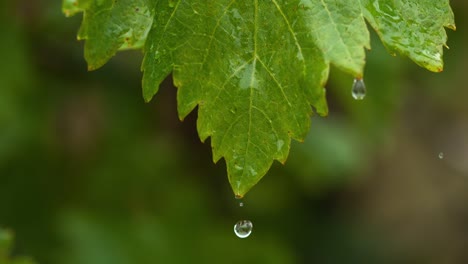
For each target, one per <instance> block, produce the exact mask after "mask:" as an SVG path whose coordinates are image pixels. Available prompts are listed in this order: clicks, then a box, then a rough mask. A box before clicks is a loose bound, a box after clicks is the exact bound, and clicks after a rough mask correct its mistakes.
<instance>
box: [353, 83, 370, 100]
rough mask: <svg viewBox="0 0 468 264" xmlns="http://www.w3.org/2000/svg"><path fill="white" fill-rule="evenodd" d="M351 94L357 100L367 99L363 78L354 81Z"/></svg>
mask: <svg viewBox="0 0 468 264" xmlns="http://www.w3.org/2000/svg"><path fill="white" fill-rule="evenodd" d="M351 94H352V95H353V98H354V99H355V100H362V99H364V97H366V84H365V83H364V80H363V79H362V78H356V79H354V82H353V89H352V90H351Z"/></svg>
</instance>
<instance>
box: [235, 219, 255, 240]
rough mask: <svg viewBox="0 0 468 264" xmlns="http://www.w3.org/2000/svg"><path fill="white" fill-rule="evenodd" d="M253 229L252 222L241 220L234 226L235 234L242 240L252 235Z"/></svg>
mask: <svg viewBox="0 0 468 264" xmlns="http://www.w3.org/2000/svg"><path fill="white" fill-rule="evenodd" d="M252 228H253V224H252V222H250V220H240V221H239V222H237V223H236V224H235V225H234V233H235V234H236V236H238V237H240V238H246V237H248V236H250V234H251V233H252Z"/></svg>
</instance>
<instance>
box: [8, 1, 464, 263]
mask: <svg viewBox="0 0 468 264" xmlns="http://www.w3.org/2000/svg"><path fill="white" fill-rule="evenodd" d="M452 6H453V8H454V12H455V15H456V22H457V26H458V30H457V31H456V32H451V31H448V34H449V42H448V45H449V46H450V50H446V53H445V62H446V66H445V72H443V73H439V74H435V73H430V72H428V71H426V70H424V69H422V68H419V67H418V66H416V65H415V64H414V63H412V62H410V61H409V60H408V59H406V58H401V57H400V56H397V57H392V56H390V55H389V54H388V53H387V52H386V51H385V48H384V47H383V46H382V44H381V43H380V42H379V41H378V40H377V39H376V38H375V35H374V36H373V41H372V50H371V51H369V52H368V62H367V66H366V84H367V88H368V95H367V97H366V99H365V100H364V101H354V100H352V97H351V94H350V88H351V84H352V77H351V76H349V75H346V74H344V73H342V72H340V71H339V70H337V69H333V70H332V72H331V79H330V81H329V83H328V85H327V88H328V99H329V105H330V114H329V117H327V118H319V117H314V118H313V119H312V129H311V131H310V133H309V136H308V138H307V140H306V141H305V142H304V143H297V142H295V143H294V144H293V146H292V150H291V153H290V157H289V160H288V162H287V163H286V165H285V166H282V165H279V164H277V163H275V165H274V166H273V168H272V169H271V170H270V172H269V174H268V175H267V176H266V177H265V178H264V179H263V180H262V181H261V182H260V183H259V184H258V185H257V186H256V187H254V188H253V189H252V190H251V191H250V192H249V193H248V194H247V196H246V197H245V199H244V201H243V202H244V204H245V205H244V207H242V208H241V207H239V205H238V201H236V200H235V199H234V196H233V194H232V192H231V189H230V187H229V184H228V181H227V177H226V173H225V165H224V163H223V162H219V164H216V165H215V164H213V163H212V159H211V150H210V146H209V142H206V143H205V144H203V143H201V142H200V140H199V139H198V136H197V133H196V128H195V121H196V113H192V114H191V115H190V116H189V117H188V118H187V119H186V120H185V121H184V122H180V121H179V120H178V118H177V113H176V101H175V100H176V99H175V93H176V89H175V88H173V87H172V82H171V80H170V79H167V80H166V81H165V82H164V84H163V87H162V89H161V90H160V92H159V94H158V95H157V96H156V97H155V99H154V100H153V101H152V102H151V103H149V104H145V103H144V102H143V99H142V95H141V91H140V89H141V77H142V74H141V72H140V70H139V69H140V63H141V60H142V54H141V52H139V51H127V52H122V53H119V54H118V55H117V56H116V57H114V58H113V59H112V60H111V61H110V62H109V63H108V64H107V65H106V66H104V67H103V68H102V69H99V70H97V71H94V72H87V71H86V64H85V62H84V59H83V43H80V42H78V41H76V32H77V30H78V27H79V24H80V22H81V15H78V16H75V17H72V18H70V19H67V18H65V17H64V16H63V14H61V6H60V3H59V1H46V0H37V1H25V0H20V1H13V0H7V1H1V2H0V10H1V11H0V12H1V16H0V30H1V31H0V32H1V41H0V58H1V60H2V63H1V64H0V227H1V228H8V229H10V230H13V231H14V233H15V236H16V241H15V246H14V249H13V255H15V256H17V255H22V256H30V257H31V258H33V259H34V260H36V261H37V262H38V263H41V264H65V263H67V264H111V263H112V264H127V263H138V264H139V263H143V264H146V263H413V264H414V263H434V264H446V263H447V264H452V263H468V204H467V201H468V136H467V135H468V104H467V99H468V89H466V83H467V82H466V76H464V75H465V74H467V69H468V56H467V53H466V51H465V49H466V47H467V45H468V42H467V30H466V25H467V20H466V17H465V16H466V15H468V5H467V3H466V1H463V0H458V1H452ZM439 153H443V155H444V157H443V159H440V158H439ZM240 219H250V220H252V222H253V225H254V231H253V233H252V235H251V236H250V237H249V238H247V239H239V238H237V237H236V236H235V235H234V233H233V225H234V223H235V222H237V221H238V220H240ZM0 261H1V259H0ZM1 264H3V263H1Z"/></svg>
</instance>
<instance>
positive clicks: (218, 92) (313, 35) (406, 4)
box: [63, 0, 455, 196]
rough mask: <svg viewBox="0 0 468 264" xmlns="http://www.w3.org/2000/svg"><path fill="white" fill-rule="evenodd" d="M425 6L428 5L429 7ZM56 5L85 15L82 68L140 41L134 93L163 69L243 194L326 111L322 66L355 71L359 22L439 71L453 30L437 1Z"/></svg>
mask: <svg viewBox="0 0 468 264" xmlns="http://www.w3.org/2000/svg"><path fill="white" fill-rule="evenodd" d="M435 2H436V3H435ZM435 2H434V1H431V0H358V1H347V0H318V1H315V0H293V1H287V0H268V1H267V0H253V1H235V0H219V1H196V0H191V1H189V0H169V1H168V0H160V1H158V0H119V1H116V0H64V2H63V10H64V13H65V14H66V15H73V14H75V13H76V12H79V11H84V19H83V24H82V26H81V28H80V31H79V34H78V38H79V39H86V40H87V41H86V44H85V58H86V60H87V62H88V65H89V69H96V68H99V67H100V66H102V65H103V64H105V63H106V62H107V61H108V60H109V59H110V58H111V57H112V56H113V55H114V54H115V53H116V52H117V51H118V50H120V49H127V48H140V47H143V50H144V53H145V58H144V61H143V65H142V70H143V71H144V75H143V97H144V99H145V100H146V101H149V100H151V98H152V97H153V96H154V95H155V94H156V93H157V91H158V88H159V85H160V83H161V82H162V81H163V80H164V79H165V78H166V77H167V76H168V75H169V74H170V73H171V72H172V73H173V79H174V84H175V86H177V87H178V94H177V101H178V110H179V116H180V118H181V119H183V118H184V117H185V116H187V115H188V114H189V113H190V112H191V111H192V110H193V109H195V107H197V106H198V123H197V128H198V132H199V135H200V138H201V140H202V141H204V140H206V139H207V138H208V137H210V138H211V145H212V149H213V160H214V161H215V162H217V161H218V160H219V159H221V158H224V159H225V160H226V165H227V171H228V178H229V181H230V183H231V186H232V188H233V190H234V193H235V194H236V195H238V196H243V195H244V194H245V193H246V192H247V191H248V190H249V189H250V188H251V187H252V186H253V185H255V184H256V183H257V182H258V181H259V180H260V179H261V178H262V177H263V176H264V175H265V174H266V173H267V171H268V169H269V168H270V166H271V164H272V162H273V160H278V161H280V162H282V163H284V162H285V161H286V158H287V156H288V153H289V147H290V142H291V139H296V140H299V141H300V140H303V139H304V137H305V135H306V133H307V132H308V130H309V126H310V116H311V115H312V108H311V106H313V107H314V109H315V111H316V112H317V113H318V114H320V115H326V114H327V112H328V108H327V104H326V99H325V89H324V88H323V87H324V84H325V82H326V81H327V78H328V71H329V65H330V64H333V65H335V66H337V67H338V68H340V69H342V70H344V71H346V72H349V73H350V74H352V75H354V76H356V77H359V78H361V77H362V76H363V69H364V64H365V48H367V49H369V48H370V44H369V42H370V40H369V31H368V29H367V26H366V22H365V21H366V20H367V21H368V22H369V23H370V25H371V26H372V27H373V28H374V29H375V30H376V31H377V33H378V34H379V36H380V38H381V39H382V41H383V42H384V44H385V45H386V46H387V47H388V49H389V50H390V51H391V52H393V51H398V52H400V53H401V54H403V55H406V56H408V57H409V58H411V59H412V60H414V61H415V62H416V63H417V64H419V65H421V66H423V67H425V68H427V69H429V70H432V71H441V70H442V67H443V62H442V54H443V46H444V45H445V42H446V38H447V37H446V33H445V30H444V27H449V28H452V29H455V24H454V18H453V13H452V11H451V9H450V7H449V3H448V0H440V1H435Z"/></svg>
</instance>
